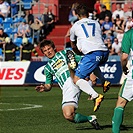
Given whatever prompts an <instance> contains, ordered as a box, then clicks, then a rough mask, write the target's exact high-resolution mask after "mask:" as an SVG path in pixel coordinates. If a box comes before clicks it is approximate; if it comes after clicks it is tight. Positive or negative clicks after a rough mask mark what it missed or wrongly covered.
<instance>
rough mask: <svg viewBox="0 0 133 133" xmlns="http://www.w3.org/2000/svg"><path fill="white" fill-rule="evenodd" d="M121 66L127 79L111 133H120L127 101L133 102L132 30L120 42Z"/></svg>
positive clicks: (118, 102)
mask: <svg viewBox="0 0 133 133" xmlns="http://www.w3.org/2000/svg"><path fill="white" fill-rule="evenodd" d="M129 57H130V58H129ZM128 59H130V63H131V64H130V69H129V70H128V68H127V62H128ZM121 65H122V69H123V72H124V73H125V75H127V77H126V79H125V80H124V82H123V84H122V86H121V89H120V92H119V96H118V100H117V103H116V107H115V109H114V115H113V118H112V132H113V133H120V126H121V124H122V121H123V116H124V108H125V106H126V105H127V103H128V102H129V101H131V100H133V29H131V30H129V31H127V32H125V33H124V37H123V40H122V55H121Z"/></svg>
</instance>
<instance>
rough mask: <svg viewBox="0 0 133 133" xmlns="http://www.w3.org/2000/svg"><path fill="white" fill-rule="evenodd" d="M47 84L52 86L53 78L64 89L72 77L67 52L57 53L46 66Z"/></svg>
mask: <svg viewBox="0 0 133 133" xmlns="http://www.w3.org/2000/svg"><path fill="white" fill-rule="evenodd" d="M44 69H45V75H46V82H45V83H46V84H51V83H52V81H53V76H55V77H56V80H57V82H58V84H59V86H60V87H63V85H64V83H65V81H66V80H67V78H68V77H70V72H69V68H68V65H67V57H66V50H62V51H60V52H57V53H56V54H55V56H54V57H53V58H52V59H50V60H49V61H48V63H47V65H46V66H45V68H44Z"/></svg>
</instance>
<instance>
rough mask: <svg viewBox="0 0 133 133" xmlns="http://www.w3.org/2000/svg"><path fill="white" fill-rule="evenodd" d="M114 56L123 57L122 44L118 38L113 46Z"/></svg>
mask: <svg viewBox="0 0 133 133" xmlns="http://www.w3.org/2000/svg"><path fill="white" fill-rule="evenodd" d="M112 52H113V53H112V55H121V43H120V42H119V41H118V39H117V38H115V39H114V43H113V44H112Z"/></svg>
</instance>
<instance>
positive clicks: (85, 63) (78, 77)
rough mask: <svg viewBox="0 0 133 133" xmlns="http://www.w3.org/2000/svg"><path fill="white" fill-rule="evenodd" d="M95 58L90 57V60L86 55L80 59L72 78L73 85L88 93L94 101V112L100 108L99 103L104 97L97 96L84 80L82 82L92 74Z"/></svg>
mask: <svg viewBox="0 0 133 133" xmlns="http://www.w3.org/2000/svg"><path fill="white" fill-rule="evenodd" d="M92 60H95V58H94V57H93V56H92V59H91V58H90V55H86V56H84V57H83V58H82V60H81V61H80V63H79V65H78V67H77V69H76V72H75V76H74V79H73V81H74V83H75V84H76V85H77V86H78V87H79V88H80V89H81V90H82V91H84V92H86V93H87V92H88V93H89V94H90V95H91V97H92V99H94V102H95V104H94V111H97V109H98V108H99V107H100V104H101V102H102V101H103V98H104V96H103V95H101V94H98V93H97V92H96V91H95V90H94V89H93V88H92V87H91V86H90V85H89V84H88V82H87V81H86V80H84V79H85V78H86V77H87V76H88V75H89V74H90V73H92V72H93V70H94V69H95V61H92Z"/></svg>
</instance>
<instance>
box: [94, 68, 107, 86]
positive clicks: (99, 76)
mask: <svg viewBox="0 0 133 133" xmlns="http://www.w3.org/2000/svg"><path fill="white" fill-rule="evenodd" d="M93 73H94V74H95V75H96V76H97V77H98V78H99V79H100V80H101V82H102V84H103V83H104V82H105V78H104V76H103V75H102V73H101V70H100V68H99V67H98V68H96V69H95V70H94V72H93Z"/></svg>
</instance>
